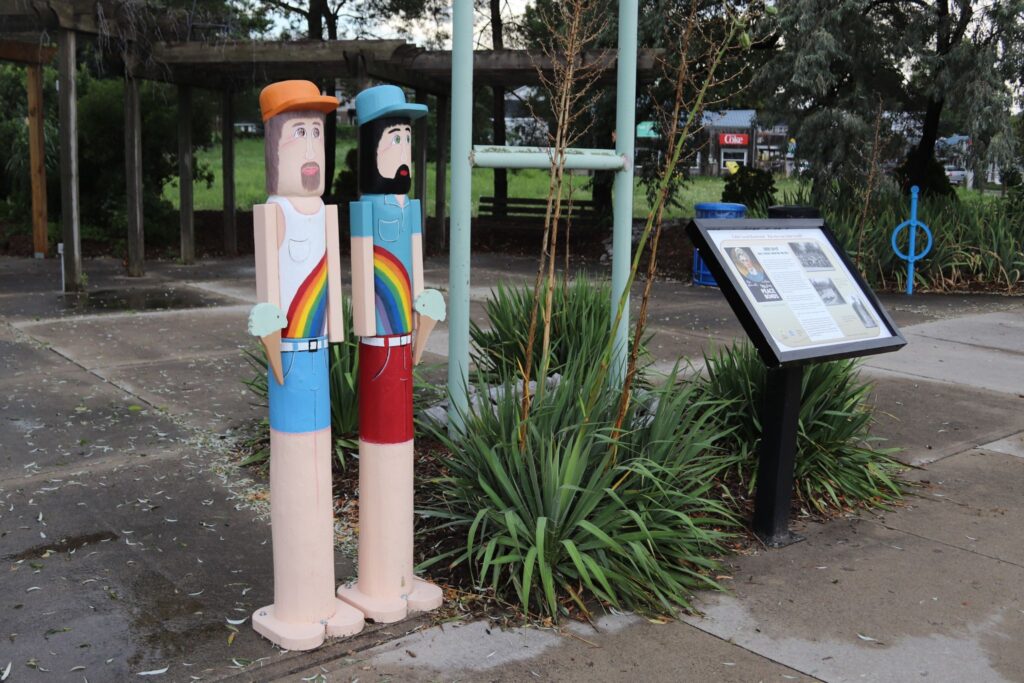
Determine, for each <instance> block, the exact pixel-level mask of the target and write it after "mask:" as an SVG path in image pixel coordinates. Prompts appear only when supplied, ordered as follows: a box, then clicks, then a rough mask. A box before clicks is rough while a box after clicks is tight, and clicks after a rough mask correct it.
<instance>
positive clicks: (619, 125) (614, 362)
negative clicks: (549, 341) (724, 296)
mask: <svg viewBox="0 0 1024 683" xmlns="http://www.w3.org/2000/svg"><path fill="white" fill-rule="evenodd" d="M638 4H639V3H638V0H619V61H618V72H617V75H616V91H617V92H616V99H615V151H616V152H617V153H619V154H621V155H622V156H624V157H625V159H626V165H625V166H624V167H623V169H622V170H621V171H618V172H617V173H616V174H615V184H614V185H613V186H612V202H613V207H614V223H613V229H612V301H611V307H612V321H613V324H614V320H615V316H616V315H618V311H619V302H620V300H621V298H622V293H623V292H624V291H625V289H626V285H627V281H628V279H629V269H630V266H631V261H632V248H633V148H634V138H635V136H636V47H637V45H636V43H637V38H636V31H637V11H638V10H637V7H638ZM628 330H629V301H628V299H627V301H626V307H625V310H623V312H622V319H621V320H620V321H619V325H618V327H616V328H615V330H614V331H613V334H614V336H615V341H614V346H613V347H612V358H611V381H612V384H613V386H617V385H621V384H622V382H623V381H624V379H625V376H626V357H627V352H628V348H627V346H628Z"/></svg>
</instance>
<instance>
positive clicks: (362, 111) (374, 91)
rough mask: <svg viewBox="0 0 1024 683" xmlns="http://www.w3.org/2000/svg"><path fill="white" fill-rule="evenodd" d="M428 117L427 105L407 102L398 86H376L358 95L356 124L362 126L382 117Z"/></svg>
mask: <svg viewBox="0 0 1024 683" xmlns="http://www.w3.org/2000/svg"><path fill="white" fill-rule="evenodd" d="M426 115H427V105H425V104H415V103H412V102H406V101H405V93H404V92H402V89H401V88H399V87H398V86H397V85H375V86H374V87H372V88H367V89H366V90H363V91H362V92H361V93H359V94H358V95H356V122H357V123H358V124H359V125H360V126H361V125H363V124H364V123H369V122H370V121H373V120H374V119H379V118H381V117H382V116H406V117H408V118H410V119H419V118H423V117H424V116H426Z"/></svg>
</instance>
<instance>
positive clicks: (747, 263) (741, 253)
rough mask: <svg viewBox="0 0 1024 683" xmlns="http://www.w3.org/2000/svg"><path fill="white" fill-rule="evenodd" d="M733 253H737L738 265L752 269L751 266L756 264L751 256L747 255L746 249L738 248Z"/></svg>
mask: <svg viewBox="0 0 1024 683" xmlns="http://www.w3.org/2000/svg"><path fill="white" fill-rule="evenodd" d="M733 253H735V254H736V256H735V259H736V265H738V266H739V267H740V268H745V269H747V270H750V268H751V266H753V265H754V263H753V262H752V261H751V260H750V257H749V256H748V255H747V250H746V249H737V250H736V251H735V252H733Z"/></svg>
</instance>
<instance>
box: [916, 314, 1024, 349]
mask: <svg viewBox="0 0 1024 683" xmlns="http://www.w3.org/2000/svg"><path fill="white" fill-rule="evenodd" d="M914 334H915V335H920V336H923V337H929V338H931V339H942V340H945V341H951V342H958V343H961V344H970V345H972V346H979V347H982V348H986V349H999V350H1001V351H1009V352H1011V353H1024V315H1022V314H1021V312H1020V311H1013V312H1001V313H987V314H984V315H975V316H970V317H969V318H956V319H952V320H949V319H947V320H937V321H935V322H930V323H925V324H923V325H915V326H914Z"/></svg>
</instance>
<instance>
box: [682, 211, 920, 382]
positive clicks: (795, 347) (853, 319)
mask: <svg viewBox="0 0 1024 683" xmlns="http://www.w3.org/2000/svg"><path fill="white" fill-rule="evenodd" d="M698 237H699V239H698ZM691 238H695V239H694V242H695V243H696V244H697V246H698V248H699V249H700V252H701V257H702V258H703V259H704V260H705V262H708V261H713V262H715V265H717V267H718V268H717V269H718V270H722V271H724V272H723V273H722V274H721V275H720V274H719V273H717V272H714V271H715V270H716V268H715V267H714V266H712V272H713V273H714V275H715V277H716V279H717V281H718V283H719V285H720V286H722V289H723V292H724V293H725V294H726V296H727V298H729V300H730V303H731V304H732V305H733V309H734V310H736V312H737V314H738V315H739V316H740V319H741V322H743V323H744V327H745V328H746V329H747V332H748V334H750V335H751V339H752V341H754V343H755V345H757V346H758V347H759V349H760V350H761V352H762V356H765V355H766V351H770V352H771V353H770V355H771V356H773V360H774V364H781V363H785V362H788V361H793V360H807V359H811V358H813V359H824V358H831V357H844V356H855V355H866V354H868V353H880V352H883V351H891V350H894V349H895V348H899V347H900V346H903V344H904V343H905V342H904V340H903V338H902V337H901V336H900V334H899V331H898V330H897V329H896V327H895V325H894V324H893V323H892V321H891V320H890V319H889V317H888V315H887V314H886V313H885V311H884V310H883V309H882V307H881V305H880V304H879V303H878V301H877V299H876V298H875V296H874V294H873V293H872V292H871V290H870V289H869V288H868V287H867V286H866V285H865V284H864V282H863V281H862V280H861V278H860V277H859V275H857V274H856V272H855V270H854V269H853V268H852V266H851V265H850V264H849V262H848V261H847V259H846V257H845V255H844V254H843V253H842V250H841V249H839V248H838V247H837V245H836V244H835V241H834V240H833V239H832V237H831V234H830V233H828V231H827V229H826V228H825V227H824V225H823V224H822V222H821V221H820V220H778V219H776V220H755V221H724V220H698V221H695V223H693V224H691ZM705 254H707V255H705ZM708 256H710V257H712V258H710V259H709V258H708ZM723 276H724V277H723ZM723 283H726V284H723ZM755 332H756V334H754V333H755Z"/></svg>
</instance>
